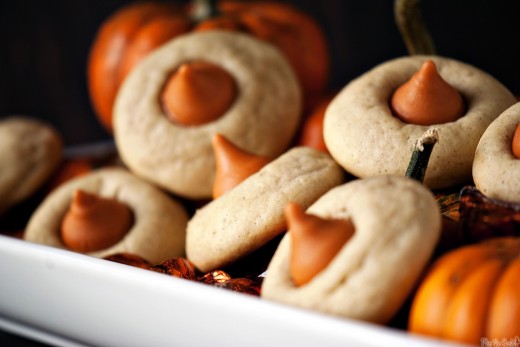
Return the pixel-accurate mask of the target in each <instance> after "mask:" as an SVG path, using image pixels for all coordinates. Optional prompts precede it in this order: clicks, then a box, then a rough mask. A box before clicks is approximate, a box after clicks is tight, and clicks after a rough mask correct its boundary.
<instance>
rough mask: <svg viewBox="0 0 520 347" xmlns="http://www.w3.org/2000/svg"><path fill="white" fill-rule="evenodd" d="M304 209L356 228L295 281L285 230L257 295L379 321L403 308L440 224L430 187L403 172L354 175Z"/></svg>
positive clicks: (438, 232) (317, 247) (438, 233)
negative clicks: (314, 270) (303, 279)
mask: <svg viewBox="0 0 520 347" xmlns="http://www.w3.org/2000/svg"><path fill="white" fill-rule="evenodd" d="M306 213H308V214H310V215H314V216H319V217H321V218H327V219H344V220H351V221H352V223H353V225H354V233H353V235H352V236H351V237H350V239H349V240H347V241H346V243H345V244H344V246H343V247H342V248H341V249H340V250H339V252H338V253H337V254H336V255H335V257H333V258H332V260H331V261H330V262H329V264H328V266H327V267H325V268H324V269H323V270H322V271H321V272H319V273H318V274H316V275H315V276H314V277H313V278H312V279H311V280H310V281H309V282H307V283H306V284H303V285H299V286H297V285H295V284H294V282H293V279H292V276H291V272H290V257H291V252H292V248H291V247H292V244H291V232H292V231H291V230H289V231H288V232H287V234H286V235H285V236H284V237H283V239H282V241H281V243H280V244H279V246H278V248H277V250H276V252H275V254H274V256H273V258H272V260H271V262H270V264H269V267H268V269H267V272H266V277H265V278H264V281H263V284H262V297H264V298H266V299H271V300H275V301H280V302H284V303H287V304H292V305H296V306H301V307H304V308H308V309H312V310H317V311H321V312H324V313H329V314H333V315H339V316H344V317H348V318H353V319H361V320H366V321H371V322H377V323H384V322H387V321H388V320H389V319H390V318H391V317H392V316H393V315H394V314H395V313H396V312H397V310H398V309H399V308H400V307H401V305H402V303H403V302H404V300H405V299H406V297H407V296H408V294H409V293H410V291H411V290H412V289H413V287H414V285H415V282H416V280H417V279H418V277H419V275H420V274H421V272H422V270H423V268H424V266H425V265H426V264H427V262H428V261H429V259H430V256H431V254H432V252H433V249H434V247H435V245H436V243H437V240H438V238H439V235H440V229H441V214H440V211H439V207H438V206H437V203H436V202H435V199H434V197H433V195H432V194H431V192H430V191H429V190H428V189H426V188H425V187H424V186H423V185H422V184H420V183H419V182H418V181H415V180H412V179H409V178H406V177H402V176H379V177H371V178H366V179H358V180H355V181H351V182H349V183H346V184H344V185H341V186H338V187H336V188H333V189H332V190H330V191H329V192H328V193H326V194H325V195H323V196H322V197H321V198H319V199H318V200H317V201H316V202H315V203H314V204H312V205H311V206H310V207H309V208H308V209H307V211H306ZM315 243H316V245H315V246H316V247H315V248H316V249H319V248H320V247H319V245H318V244H317V243H318V241H315ZM311 256H312V255H311V254H308V257H311Z"/></svg>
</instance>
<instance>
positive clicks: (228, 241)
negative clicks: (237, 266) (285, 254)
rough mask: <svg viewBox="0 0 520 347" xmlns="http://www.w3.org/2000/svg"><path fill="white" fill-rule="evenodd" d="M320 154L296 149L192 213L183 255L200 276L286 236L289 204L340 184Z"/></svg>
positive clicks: (328, 160)
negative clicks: (198, 270) (284, 234)
mask: <svg viewBox="0 0 520 347" xmlns="http://www.w3.org/2000/svg"><path fill="white" fill-rule="evenodd" d="M343 174H344V172H343V170H342V169H341V167H340V166H339V165H337V164H336V163H335V162H334V161H333V160H332V158H330V156H328V155H327V154H324V153H323V152H321V151H318V150H315V149H312V148H307V147H296V148H293V149H291V150H290V151H288V152H286V153H284V154H283V155H281V156H280V157H279V158H277V159H275V160H274V161H272V162H270V163H269V164H267V165H266V166H264V167H263V168H262V169H260V171H258V172H257V173H255V174H253V175H251V176H249V177H248V178H246V179H245V180H244V181H243V182H241V183H240V184H239V185H237V186H236V187H234V188H233V189H232V190H230V191H228V192H226V193H225V194H224V195H222V196H220V197H219V198H217V199H215V200H213V201H212V202H210V203H209V204H207V205H205V206H204V207H203V208H201V209H199V210H197V211H196V213H195V215H194V216H193V218H192V219H191V220H190V221H189V222H188V228H187V236H186V254H187V256H188V259H189V260H190V261H192V262H193V263H194V264H195V266H197V267H198V268H199V269H200V270H201V271H210V270H213V269H216V268H219V267H222V266H225V265H229V264H231V263H233V262H235V261H236V260H238V259H239V258H241V257H243V256H245V255H247V254H249V253H251V252H253V251H254V250H256V249H258V248H260V247H261V246H263V245H264V244H266V243H267V242H268V241H270V240H271V239H273V238H274V237H276V236H277V235H279V234H280V233H281V232H283V231H285V228H286V224H285V218H284V213H283V209H284V207H285V205H286V204H287V203H288V202H290V201H297V202H298V203H300V204H301V205H303V206H305V207H307V206H309V205H310V204H311V203H313V202H314V201H315V200H316V199H317V198H318V197H320V196H321V195H322V194H324V193H325V192H326V191H328V190H329V189H331V188H332V187H334V186H337V185H338V184H341V183H342V182H343V180H344V175H343Z"/></svg>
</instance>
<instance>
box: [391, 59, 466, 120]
mask: <svg viewBox="0 0 520 347" xmlns="http://www.w3.org/2000/svg"><path fill="white" fill-rule="evenodd" d="M390 106H391V108H392V112H393V113H394V115H395V116H396V117H397V118H399V119H401V120H402V121H403V122H406V123H411V124H417V125H434V124H442V123H448V122H454V121H456V120H457V119H458V118H459V117H462V116H463V115H464V113H465V106H464V100H463V99H462V96H461V95H460V93H459V92H458V91H457V90H456V89H455V88H453V87H452V86H451V85H450V84H448V83H447V82H446V81H444V79H443V78H442V77H441V76H440V75H439V74H438V72H437V68H436V66H435V63H434V62H433V61H431V60H428V61H426V62H424V64H423V65H422V67H421V68H420V70H419V71H417V72H416V73H415V74H414V75H413V76H412V77H411V78H410V80H408V81H407V82H406V83H404V84H403V85H401V86H400V87H399V88H397V90H396V91H395V92H394V94H393V95H392V99H391V102H390Z"/></svg>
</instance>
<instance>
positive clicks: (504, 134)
mask: <svg viewBox="0 0 520 347" xmlns="http://www.w3.org/2000/svg"><path fill="white" fill-rule="evenodd" d="M518 124H520V103H516V104H515V105H513V106H511V107H510V108H508V109H507V110H505V111H504V113H502V114H501V115H500V116H499V117H498V118H497V119H495V120H494V121H493V122H492V123H491V124H490V125H489V127H488V128H487V129H486V131H485V132H484V134H483V135H482V137H481V139H480V142H479V143H478V146H477V150H476V151H475V159H474V161H473V180H474V182H475V186H476V187H477V189H478V190H480V191H481V192H482V193H483V194H484V195H486V196H488V197H490V198H494V199H500V200H505V201H509V202H520V186H519V184H518V182H520V159H518V158H516V157H515V156H514V155H513V152H512V149H511V146H512V141H513V136H514V134H515V130H516V127H517V125H518Z"/></svg>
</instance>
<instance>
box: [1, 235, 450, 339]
mask: <svg viewBox="0 0 520 347" xmlns="http://www.w3.org/2000/svg"><path fill="white" fill-rule="evenodd" d="M0 327H2V328H3V329H6V330H10V331H12V332H14V333H17V334H21V335H25V336H27V337H30V338H33V339H37V340H40V341H42V342H47V343H52V344H54V345H67V346H86V345H89V346H92V345H93V346H107V347H108V346H125V347H129V346H140V347H142V346H148V347H150V346H183V347H184V346H221V345H225V346H227V347H234V346H237V347H238V346H240V347H243V346H299V347H302V346H312V347H315V346H320V347H326V346H360V347H364V346H366V347H368V346H416V347H433V346H446V347H448V346H455V344H448V343H441V342H439V341H437V340H432V339H427V338H425V337H419V336H412V335H409V334H407V333H405V332H403V331H398V330H392V329H389V328H385V327H382V326H377V325H372V324H367V323H364V322H359V321H352V320H346V319H341V318H336V317H331V316H327V315H323V314H318V313H315V312H310V311H305V310H301V309H298V308H295V307H289V306H285V305H280V304H278V303H274V302H269V301H267V300H264V299H261V298H258V297H254V296H250V295H246V294H240V293H235V292H232V291H228V290H224V289H219V288H215V287H211V286H209V285H205V284H201V283H196V282H191V281H188V280H184V279H178V278H174V277H170V276H166V275H163V274H159V273H155V272H152V271H147V270H142V269H139V268H134V267H131V266H128V265H122V264H118V263H113V262H110V261H106V260H102V259H97V258H92V257H89V256H85V255H82V254H77V253H74V252H70V251H66V250H60V249H54V248H51V247H47V246H42V245H37V244H31V243H28V242H25V241H22V240H18V239H14V238H10V237H6V236H2V235H0Z"/></svg>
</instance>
